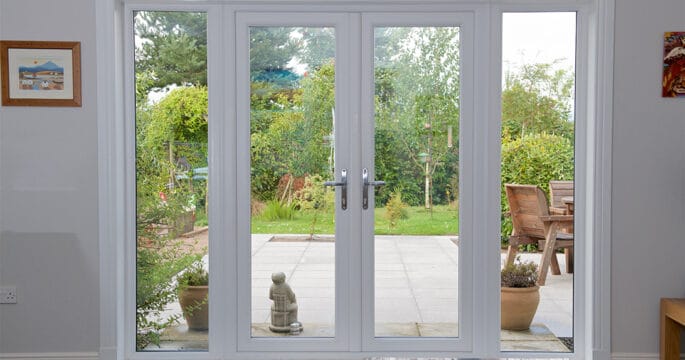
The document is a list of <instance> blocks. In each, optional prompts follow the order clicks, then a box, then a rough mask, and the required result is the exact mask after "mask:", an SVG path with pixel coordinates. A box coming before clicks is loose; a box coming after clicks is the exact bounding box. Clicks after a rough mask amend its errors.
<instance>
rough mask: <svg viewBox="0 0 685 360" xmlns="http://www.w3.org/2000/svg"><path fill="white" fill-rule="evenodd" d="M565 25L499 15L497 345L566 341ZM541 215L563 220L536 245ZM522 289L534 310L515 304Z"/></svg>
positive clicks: (570, 28)
mask: <svg viewBox="0 0 685 360" xmlns="http://www.w3.org/2000/svg"><path fill="white" fill-rule="evenodd" d="M540 29H544V31H540ZM575 31H576V14H575V13H572V12H566V13H552V12H546V13H505V14H503V30H502V35H503V44H502V46H503V51H502V53H503V57H502V60H503V64H502V65H503V77H502V78H503V83H502V171H501V174H502V179H501V181H502V194H501V201H502V229H501V233H502V250H503V251H502V266H503V268H504V267H505V268H506V269H505V270H503V272H502V283H501V285H502V333H501V349H502V350H503V351H545V352H550V351H551V352H556V351H558V352H568V351H572V350H573V281H574V277H573V214H574V208H573V200H574V198H573V194H574V183H573V175H574V170H575V160H574V137H575V129H574V128H575V121H574V114H575V108H574V101H575V99H574V97H575V96H574V95H575V94H574V92H575V49H576V36H575ZM507 184H509V185H507ZM547 214H553V215H561V216H562V217H560V219H564V220H565V222H559V223H555V226H558V235H557V236H555V237H554V244H549V245H550V246H552V247H553V249H552V248H550V250H549V251H547V252H545V251H543V249H545V248H547V246H545V244H546V241H545V225H544V224H543V223H542V222H541V221H540V216H541V215H547ZM514 233H515V234H516V236H511V234H514ZM545 254H548V256H545ZM517 259H518V260H517ZM553 260H556V262H555V261H553ZM526 263H527V264H528V268H526V266H525V265H524V266H520V265H517V264H526ZM557 263H558V264H557ZM507 264H510V265H507ZM550 264H551V265H550ZM530 266H534V267H536V268H537V270H538V271H539V272H540V273H542V275H540V276H538V275H537V274H536V273H532V274H531V273H530V270H532V269H531V268H530ZM545 272H546V274H545ZM536 282H537V284H538V285H540V287H539V290H537V289H535V288H524V289H514V290H510V289H509V287H513V286H516V287H527V286H531V285H535V283H536ZM543 283H544V286H543ZM528 289H530V293H531V295H528V296H532V297H533V298H536V297H538V296H539V305H537V309H535V308H534V307H532V308H530V309H529V310H526V308H525V307H524V306H523V305H520V304H519V301H521V299H523V298H524V296H525V295H522V294H521V293H522V292H526V291H527V290H528ZM514 292H516V293H515V294H514ZM533 304H534V302H533Z"/></svg>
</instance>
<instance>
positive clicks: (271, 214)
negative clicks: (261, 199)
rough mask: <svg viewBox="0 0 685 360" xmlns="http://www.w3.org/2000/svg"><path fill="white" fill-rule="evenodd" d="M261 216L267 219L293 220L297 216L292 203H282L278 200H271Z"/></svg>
mask: <svg viewBox="0 0 685 360" xmlns="http://www.w3.org/2000/svg"><path fill="white" fill-rule="evenodd" d="M260 217H261V218H262V219H264V220H266V221H276V220H292V219H293V218H294V217H295V209H294V208H293V206H291V205H287V204H282V203H281V202H280V201H278V200H270V201H268V202H267V203H266V207H265V208H264V211H262V214H261V215H260Z"/></svg>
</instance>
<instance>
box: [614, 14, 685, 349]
mask: <svg viewBox="0 0 685 360" xmlns="http://www.w3.org/2000/svg"><path fill="white" fill-rule="evenodd" d="M615 31H616V32H615V41H616V42H615V51H616V52H615V68H614V137H613V146H614V149H613V166H614V168H613V182H614V183H613V194H612V209H613V216H612V218H613V219H612V232H613V239H612V271H611V273H612V284H611V286H612V289H611V291H612V293H611V299H612V314H611V316H612V326H611V330H612V334H611V337H612V351H613V352H615V353H616V352H620V353H656V352H658V350H659V322H658V319H659V298H661V297H685V231H683V230H685V226H684V225H685V209H684V205H685V176H684V175H685V172H684V171H685V170H684V169H685V147H684V145H685V99H664V98H661V88H660V85H661V70H662V68H661V64H662V61H661V58H662V56H661V53H662V51H663V47H662V46H663V45H662V44H663V33H664V32H665V31H685V1H683V0H658V1H644V0H617V1H616V27H615Z"/></svg>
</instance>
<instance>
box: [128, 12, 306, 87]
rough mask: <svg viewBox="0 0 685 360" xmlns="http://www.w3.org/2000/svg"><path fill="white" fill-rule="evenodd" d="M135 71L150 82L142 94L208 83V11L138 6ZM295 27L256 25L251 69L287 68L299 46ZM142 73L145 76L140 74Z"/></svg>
mask: <svg viewBox="0 0 685 360" xmlns="http://www.w3.org/2000/svg"><path fill="white" fill-rule="evenodd" d="M135 31H136V34H135V35H136V37H137V38H139V39H140V41H139V44H140V45H138V46H136V54H135V56H136V65H135V66H136V74H137V75H139V74H146V75H144V76H146V77H149V78H150V79H151V81H150V82H149V83H147V86H146V87H145V88H142V89H141V92H142V93H145V94H147V93H148V92H149V91H150V90H153V89H167V88H169V87H170V86H171V85H177V86H188V85H193V86H200V85H207V14H206V13H204V12H187V11H139V12H137V13H136V16H135ZM292 31H293V28H286V27H251V28H250V65H251V72H252V74H256V73H259V72H264V71H274V70H282V69H286V68H287V64H288V62H289V61H290V60H291V59H292V58H293V56H294V55H295V53H296V52H297V51H298V44H297V41H295V40H294V39H293V38H292V36H291V32H292ZM141 76H143V75H141Z"/></svg>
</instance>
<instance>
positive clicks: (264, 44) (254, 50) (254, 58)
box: [250, 26, 298, 77]
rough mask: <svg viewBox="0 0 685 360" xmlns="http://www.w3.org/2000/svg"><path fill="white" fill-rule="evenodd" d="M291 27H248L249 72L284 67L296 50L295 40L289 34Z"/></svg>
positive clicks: (253, 74)
mask: <svg viewBox="0 0 685 360" xmlns="http://www.w3.org/2000/svg"><path fill="white" fill-rule="evenodd" d="M293 30H294V29H293V28H287V27H261V26H251V27H250V74H251V77H254V76H255V75H256V73H259V72H262V71H269V70H278V69H285V68H286V66H287V64H288V62H289V61H290V59H292V58H293V56H295V54H296V53H297V50H298V44H297V42H296V41H295V40H294V39H293V38H292V37H291V36H290V33H291V32H292V31H293Z"/></svg>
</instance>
